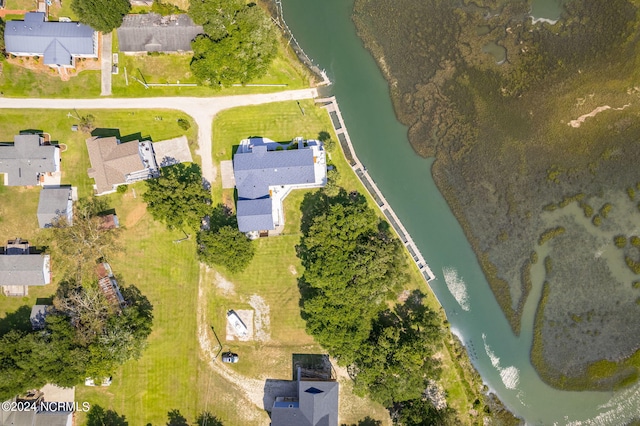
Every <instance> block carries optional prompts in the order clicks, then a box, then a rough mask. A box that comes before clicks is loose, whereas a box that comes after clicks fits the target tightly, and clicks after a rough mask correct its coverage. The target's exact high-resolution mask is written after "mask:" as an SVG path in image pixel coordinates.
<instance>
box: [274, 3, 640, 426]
mask: <svg viewBox="0 0 640 426" xmlns="http://www.w3.org/2000/svg"><path fill="white" fill-rule="evenodd" d="M547 1H551V0H547ZM553 1H555V0H553ZM282 3H283V8H284V17H285V19H286V21H287V23H288V25H289V27H290V28H291V30H292V31H293V33H294V35H295V37H296V38H297V40H298V42H299V43H300V44H301V46H302V47H303V49H304V50H305V51H306V53H307V54H308V55H309V56H310V57H311V58H313V60H314V61H315V62H316V63H317V64H318V66H319V67H320V68H321V69H325V70H326V72H327V74H328V76H329V78H330V79H331V81H332V82H333V85H332V86H331V88H330V91H331V93H332V94H334V95H335V96H336V97H337V99H338V102H339V104H340V108H341V111H342V115H343V117H344V120H345V122H346V125H347V127H348V129H349V133H350V135H351V139H352V142H353V145H354V146H355V149H356V152H357V155H358V157H359V158H360V160H361V161H362V162H363V163H364V164H365V165H366V166H367V168H368V170H369V173H370V175H371V176H372V178H373V179H374V180H375V181H376V183H377V184H378V187H379V188H380V190H381V191H382V192H383V194H384V195H385V197H386V198H387V200H388V201H389V203H390V204H391V205H392V206H393V208H394V210H395V212H396V213H397V215H398V216H399V218H400V220H401V221H402V222H403V224H404V225H405V227H406V228H407V229H408V231H409V233H410V234H411V235H412V237H413V239H414V240H415V242H416V244H417V245H418V247H419V248H420V250H421V252H422V253H423V255H424V256H425V258H426V260H427V262H429V265H430V266H431V269H432V270H433V272H434V273H435V274H436V276H437V280H435V281H433V282H432V285H431V286H432V289H433V291H434V292H435V293H436V295H437V297H438V299H439V300H440V301H441V303H442V305H443V307H444V309H445V311H446V312H447V316H448V317H449V321H450V323H451V325H452V329H454V331H455V332H456V333H457V334H458V335H460V336H461V338H462V340H463V341H464V343H465V345H466V346H467V347H468V348H469V353H470V356H471V358H472V360H473V363H474V365H475V366H476V368H477V369H478V371H479V372H480V374H481V375H482V377H483V380H484V381H485V383H486V384H487V385H488V386H489V387H490V388H491V389H492V390H493V391H494V392H495V393H497V394H498V396H499V397H500V399H501V400H502V401H503V402H504V403H505V404H506V406H507V407H508V408H509V409H511V410H512V411H513V412H514V413H516V414H517V415H518V416H521V417H523V418H525V419H526V420H527V423H528V424H536V425H537V424H540V425H550V424H573V425H587V424H597V425H619V424H623V423H625V421H628V420H630V419H632V418H634V417H638V416H640V385H636V386H634V387H632V388H630V389H626V390H622V391H619V392H615V393H613V392H609V393H605V392H566V391H559V390H555V389H553V388H551V387H549V386H547V385H546V384H544V383H543V382H542V381H541V380H540V379H539V377H538V375H537V373H536V372H535V370H534V369H533V367H532V366H531V363H530V361H529V350H530V347H531V336H532V327H533V316H534V313H535V308H536V304H537V301H538V298H539V297H540V285H539V284H538V285H535V287H534V290H533V291H532V294H531V296H530V298H529V301H528V303H527V305H526V306H525V314H524V317H523V327H522V333H521V336H520V337H516V336H514V334H513V333H512V332H511V329H510V328H509V325H508V323H507V321H506V319H505V317H504V315H503V314H502V312H501V310H500V308H499V307H498V304H497V302H496V301H495V298H494V297H493V294H492V293H491V290H490V289H489V286H488V284H487V282H486V280H485V278H484V275H483V274H482V271H481V269H480V266H479V265H478V262H477V260H476V258H475V255H474V253H473V251H472V250H471V248H470V246H469V244H468V242H467V240H466V239H465V236H464V234H463V232H462V229H461V228H460V226H459V224H458V222H457V221H456V219H455V218H454V216H453V215H452V213H451V211H450V210H449V207H448V206H447V204H446V202H445V201H444V199H443V198H442V196H441V194H440V193H439V191H438V189H437V188H436V186H435V184H434V182H433V180H432V178H431V174H430V168H431V163H432V160H425V159H422V158H420V157H418V156H417V155H416V154H415V153H414V152H413V150H412V149H411V147H410V145H409V143H408V140H407V129H406V127H404V126H403V125H401V124H400V123H399V122H398V121H397V120H396V118H395V115H394V112H393V108H392V104H391V99H390V97H389V90H388V86H387V82H386V81H385V80H384V78H383V76H382V74H381V72H380V70H379V69H378V67H377V65H376V63H375V61H374V60H373V58H372V57H371V55H370V54H369V52H368V51H367V50H365V49H364V47H363V46H362V43H361V41H360V39H359V38H358V37H357V34H356V30H355V27H354V25H353V23H352V21H351V11H352V7H353V0H322V1H318V0H282ZM443 271H446V274H447V280H448V284H449V285H447V282H446V281H445V279H444V273H443ZM452 291H453V293H456V296H457V297H454V295H453V293H452Z"/></svg>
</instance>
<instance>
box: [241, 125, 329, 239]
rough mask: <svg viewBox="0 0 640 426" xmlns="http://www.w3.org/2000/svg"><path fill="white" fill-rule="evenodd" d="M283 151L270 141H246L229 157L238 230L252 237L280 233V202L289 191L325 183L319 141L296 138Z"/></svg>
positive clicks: (323, 163)
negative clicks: (235, 190)
mask: <svg viewBox="0 0 640 426" xmlns="http://www.w3.org/2000/svg"><path fill="white" fill-rule="evenodd" d="M284 148H285V147H284V146H283V145H282V144H280V143H277V142H274V141H272V140H271V139H267V138H250V139H245V140H243V141H241V142H240V146H239V147H238V151H237V152H236V154H235V155H234V156H233V174H234V177H235V182H236V189H237V191H238V202H237V206H236V214H237V217H238V228H239V230H240V231H241V232H244V233H247V234H248V235H249V236H250V237H252V238H255V237H257V236H259V235H261V236H266V235H270V234H278V233H280V232H281V231H282V227H283V226H284V210H283V207H282V202H283V200H284V199H285V198H286V196H287V195H288V194H289V192H291V190H293V189H303V188H317V187H322V186H324V185H325V184H326V183H327V163H326V157H325V151H324V148H323V146H322V142H320V141H316V140H304V139H302V138H296V139H294V141H293V142H291V143H290V144H289V145H287V149H284Z"/></svg>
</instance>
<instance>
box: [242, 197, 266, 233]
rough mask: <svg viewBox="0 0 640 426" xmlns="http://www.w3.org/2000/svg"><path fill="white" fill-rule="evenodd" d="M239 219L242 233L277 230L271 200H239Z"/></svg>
mask: <svg viewBox="0 0 640 426" xmlns="http://www.w3.org/2000/svg"><path fill="white" fill-rule="evenodd" d="M237 218H238V229H239V230H240V232H250V231H256V230H260V231H263V230H271V229H275V227H274V226H273V213H272V200H271V198H261V199H258V200H238V205H237Z"/></svg>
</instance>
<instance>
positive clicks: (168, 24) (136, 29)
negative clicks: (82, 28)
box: [118, 13, 204, 52]
mask: <svg viewBox="0 0 640 426" xmlns="http://www.w3.org/2000/svg"><path fill="white" fill-rule="evenodd" d="M203 32H204V30H203V29H202V26H201V25H196V24H194V23H193V21H192V20H191V18H190V17H189V15H186V14H182V15H170V16H161V15H159V14H157V13H146V14H138V15H127V16H125V17H124V20H123V21H122V25H121V26H120V28H118V43H119V46H120V50H121V51H122V52H179V51H185V52H188V51H191V41H192V40H193V39H194V38H196V36H197V35H198V34H202V33H203Z"/></svg>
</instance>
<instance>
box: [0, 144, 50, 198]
mask: <svg viewBox="0 0 640 426" xmlns="http://www.w3.org/2000/svg"><path fill="white" fill-rule="evenodd" d="M13 140H14V143H13V144H11V143H0V173H4V184H5V185H7V186H31V185H39V184H40V183H41V181H42V180H44V177H45V175H51V174H52V173H56V172H60V149H59V148H58V147H57V146H54V145H46V144H45V143H44V139H43V138H42V136H40V135H17V136H14V137H13Z"/></svg>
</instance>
